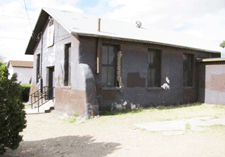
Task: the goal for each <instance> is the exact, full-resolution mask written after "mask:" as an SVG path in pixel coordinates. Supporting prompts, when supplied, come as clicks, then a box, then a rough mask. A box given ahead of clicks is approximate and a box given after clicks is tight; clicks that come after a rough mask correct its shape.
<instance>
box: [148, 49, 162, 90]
mask: <svg viewBox="0 0 225 157" xmlns="http://www.w3.org/2000/svg"><path fill="white" fill-rule="evenodd" d="M147 86H148V87H159V86H160V52H159V51H157V50H151V49H149V50H148V82H147Z"/></svg>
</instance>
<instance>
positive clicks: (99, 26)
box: [98, 18, 101, 32]
mask: <svg viewBox="0 0 225 157" xmlns="http://www.w3.org/2000/svg"><path fill="white" fill-rule="evenodd" d="M98 31H99V32H100V31H101V18H99V19H98Z"/></svg>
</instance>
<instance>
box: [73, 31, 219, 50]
mask: <svg viewBox="0 0 225 157" xmlns="http://www.w3.org/2000/svg"><path fill="white" fill-rule="evenodd" d="M72 34H73V35H76V34H78V35H80V36H87V37H100V38H107V39H116V40H124V41H132V42H142V43H150V44H157V45H163V46H170V47H176V48H184V49H189V50H196V51H203V52H208V53H219V54H221V52H219V51H213V50H206V49H200V48H193V47H188V46H181V45H175V44H168V43H161V42H155V41H149V40H140V39H131V38H123V37H114V36H110V35H102V34H88V33H76V32H73V33H72Z"/></svg>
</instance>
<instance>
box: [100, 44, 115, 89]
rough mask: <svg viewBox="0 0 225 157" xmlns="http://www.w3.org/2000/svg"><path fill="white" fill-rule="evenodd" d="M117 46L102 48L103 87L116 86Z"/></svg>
mask: <svg viewBox="0 0 225 157" xmlns="http://www.w3.org/2000/svg"><path fill="white" fill-rule="evenodd" d="M116 54H117V48H116V46H110V45H107V46H106V45H104V46H102V59H101V61H102V71H101V72H102V86H103V87H115V86H117V85H116V84H117V83H116V82H117V81H116V66H117V65H116V58H117V57H116V56H117V55H116Z"/></svg>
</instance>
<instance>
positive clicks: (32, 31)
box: [23, 0, 33, 32]
mask: <svg viewBox="0 0 225 157" xmlns="http://www.w3.org/2000/svg"><path fill="white" fill-rule="evenodd" d="M23 1H24V6H25V9H26V12H27V17H28V21H29V23H30V18H29V15H28V11H27V6H26V2H25V0H23ZM30 28H31V31H32V32H33V30H32V26H31V23H30Z"/></svg>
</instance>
